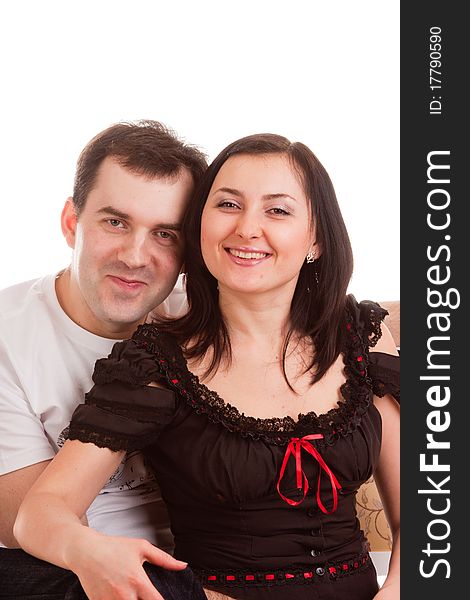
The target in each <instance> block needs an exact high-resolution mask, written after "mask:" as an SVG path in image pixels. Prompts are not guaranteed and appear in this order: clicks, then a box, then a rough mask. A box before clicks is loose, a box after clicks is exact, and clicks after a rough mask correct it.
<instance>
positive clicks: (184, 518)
mask: <svg viewBox="0 0 470 600" xmlns="http://www.w3.org/2000/svg"><path fill="white" fill-rule="evenodd" d="M386 314H387V312H386V311H385V310H384V309H382V308H381V307H380V306H378V305H377V304H375V303H372V302H365V303H360V304H358V303H357V302H355V300H354V298H353V297H350V298H349V300H348V310H347V318H346V323H347V325H346V331H345V335H344V348H343V359H344V364H345V369H344V374H345V377H346V381H345V383H344V384H343V385H342V386H341V390H340V391H341V398H340V399H339V401H338V407H337V408H335V409H333V410H330V411H329V412H328V413H326V414H324V415H316V414H315V413H314V412H311V413H308V414H306V415H299V418H298V419H297V420H294V419H292V418H290V417H286V418H284V419H255V418H251V417H247V416H245V415H243V414H240V413H239V411H238V410H237V409H236V408H234V407H232V406H230V405H227V404H226V403H225V402H224V401H223V399H222V398H220V397H219V396H218V395H217V394H216V393H215V392H212V391H211V390H209V389H208V388H207V387H206V386H204V385H202V384H201V383H200V382H199V381H198V379H197V377H195V376H194V375H193V374H191V373H190V372H189V371H188V369H187V365H186V362H185V360H184V357H183V355H182V353H181V350H180V349H179V348H178V346H177V345H176V343H175V342H174V340H173V339H172V338H171V337H170V336H168V335H163V334H162V333H161V332H159V331H158V330H157V329H156V328H155V327H154V326H153V325H144V326H141V327H140V328H139V329H138V330H137V332H136V334H135V335H134V336H133V338H132V339H131V340H130V341H127V342H123V343H119V344H117V345H116V346H115V348H114V350H113V352H112V353H111V355H110V357H109V358H108V359H103V360H102V361H99V362H98V364H97V369H96V371H95V375H94V380H95V382H96V386H95V388H93V390H92V391H91V392H90V393H89V394H88V395H87V398H86V404H85V405H83V406H82V407H79V408H78V409H77V411H76V413H75V414H74V417H73V419H72V423H71V427H70V437H72V438H76V439H81V440H82V441H93V442H94V443H96V444H97V445H105V446H109V447H111V448H114V449H117V448H137V447H141V448H142V449H143V451H144V453H145V454H146V456H147V457H148V459H149V461H150V462H151V464H152V465H153V466H154V469H155V472H156V475H157V478H158V481H159V483H160V486H161V489H162V494H163V498H164V500H165V501H166V503H167V506H168V509H169V513H170V519H171V523H172V531H173V533H174V536H175V546H176V547H175V556H177V557H178V558H180V559H182V560H185V561H188V562H189V564H190V565H191V567H193V568H194V569H195V570H197V571H214V570H215V571H216V572H224V571H226V570H227V569H235V570H237V569H253V570H255V571H262V570H265V569H297V568H300V569H303V568H312V567H322V565H323V566H324V565H327V564H330V563H331V562H332V561H338V560H339V561H341V560H343V559H345V558H348V557H351V556H355V555H359V554H362V553H363V552H365V551H367V546H368V544H367V541H366V540H365V539H364V536H363V533H362V532H361V530H360V526H359V521H358V520H357V518H356V510H355V494H356V491H357V490H358V488H359V487H360V485H361V484H362V483H363V482H365V481H366V480H367V479H369V477H370V476H371V475H372V473H373V471H374V469H375V467H376V465H377V461H378V458H379V453H380V443H381V418H380V414H379V412H378V410H377V409H376V408H375V406H374V404H373V401H372V398H373V394H374V393H379V394H380V395H382V394H383V393H388V390H389V389H391V390H392V389H393V390H395V388H397V387H398V371H397V369H398V360H397V357H390V356H389V355H387V354H383V353H380V352H371V353H370V354H369V348H370V347H371V346H375V344H376V343H377V341H378V339H379V338H380V335H381V333H380V322H381V320H382V319H383V317H384V316H385V315H386ZM378 378H379V379H378ZM380 378H382V379H383V380H381V379H380ZM151 381H157V382H159V383H160V384H165V385H166V387H167V388H168V390H169V392H166V393H163V391H162V390H160V389H158V388H155V387H146V386H147V384H148V383H149V382H151ZM141 393H142V398H140V394H141ZM172 394H173V395H172ZM97 410H98V412H97ZM312 433H321V434H322V435H323V438H322V439H320V440H315V441H312V442H309V443H312V445H313V446H314V447H315V448H316V450H317V451H318V452H319V453H320V454H321V456H322V457H323V460H324V461H325V462H326V464H327V465H328V466H329V467H330V469H331V470H332V471H333V473H334V474H335V476H336V477H337V479H338V481H339V483H340V484H341V486H342V488H341V490H340V494H339V500H338V507H337V510H336V511H335V512H333V513H332V514H324V513H323V512H322V511H321V510H320V507H319V504H318V502H317V498H316V487H317V478H318V473H319V466H318V463H317V462H316V461H315V460H314V459H313V458H312V457H311V456H310V455H309V454H307V453H306V452H305V451H303V452H302V467H303V469H304V471H305V473H306V475H307V478H308V481H309V483H310V490H309V493H308V494H307V496H306V498H305V500H304V501H303V502H302V503H301V504H300V505H299V506H295V507H294V506H291V505H289V504H287V503H286V502H285V501H284V500H283V499H282V498H281V497H280V496H279V494H278V492H277V490H276V484H277V480H278V477H279V472H280V468H281V465H282V462H283V458H284V454H285V451H286V447H287V444H288V442H289V441H290V440H291V439H292V438H293V437H299V438H301V437H303V436H305V435H309V434H312ZM282 491H283V494H285V495H286V496H288V497H289V498H293V499H296V498H297V499H299V500H300V499H301V495H299V493H298V491H297V488H296V476H295V465H294V461H293V460H291V461H290V462H289V463H288V465H287V469H286V472H285V475H284V478H283V484H282ZM320 494H321V496H320V497H321V499H322V501H323V503H324V504H325V505H326V506H327V508H328V509H330V508H331V506H332V504H333V499H332V491H331V483H330V481H329V479H328V477H326V476H322V478H321V485H320ZM368 572H369V573H370V575H369V577H372V579H373V577H375V575H374V573H373V572H372V570H369V571H368ZM328 577H329V576H328ZM332 579H334V578H332ZM349 579H350V580H351V583H350V584H348V586H349V587H348V595H349V596H350V598H351V600H354V599H356V598H357V599H359V598H360V599H361V600H363V599H364V600H365V599H366V598H367V599H368V598H372V597H373V594H372V595H369V596H365V595H364V593H363V592H360V589H359V588H361V585H360V584H359V581H360V580H363V576H362V577H359V574H358V573H354V574H351V575H350V576H349ZM338 581H339V580H338ZM354 581H357V584H354ZM339 585H340V584H339V583H338V586H339ZM341 585H344V584H341ZM371 585H372V584H371ZM323 587H325V586H323ZM317 588H318V586H317ZM317 588H315V589H317ZM327 588H328V589H330V587H329V586H327ZM356 588H357V589H356ZM276 589H277V590H279V589H281V590H282V589H283V586H278V587H276ZM307 589H309V590H310V589H313V587H312V586H311V585H305V584H299V586H298V589H297V588H296V589H295V591H293V588H292V587H291V586H289V589H287V586H285V595H284V596H282V591H281V592H279V591H276V594H277V595H276V598H279V599H281V598H286V599H287V598H292V597H296V598H307V597H308V598H310V597H318V598H329V597H333V596H329V595H328V594H327V592H326V591H324V592H322V595H317V596H312V595H311V593H312V592H311V591H308V592H307V591H306V590H307ZM338 589H339V588H338ZM354 589H356V592H354ZM362 589H364V585H362ZM370 589H372V588H370ZM315 593H317V594H318V593H319V592H315ZM237 594H238V595H237ZM246 594H252V595H251V596H250V595H248V596H247V595H246ZM279 594H281V595H279ZM293 594H294V595H293ZM231 595H232V596H233V597H235V598H248V597H250V598H251V597H252V598H258V597H260V596H259V590H258V591H256V592H255V591H252V592H249V590H248V589H244V588H241V589H240V590H238V591H237V590H232V592H231Z"/></svg>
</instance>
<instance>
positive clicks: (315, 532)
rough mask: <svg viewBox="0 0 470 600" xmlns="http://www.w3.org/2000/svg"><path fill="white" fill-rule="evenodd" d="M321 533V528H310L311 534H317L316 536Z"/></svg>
mask: <svg viewBox="0 0 470 600" xmlns="http://www.w3.org/2000/svg"><path fill="white" fill-rule="evenodd" d="M320 533H321V529H311V530H310V535H313V536H315V537H316V536H319V535H320Z"/></svg>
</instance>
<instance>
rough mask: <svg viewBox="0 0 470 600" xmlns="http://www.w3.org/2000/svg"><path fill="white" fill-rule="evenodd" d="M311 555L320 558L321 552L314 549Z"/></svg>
mask: <svg viewBox="0 0 470 600" xmlns="http://www.w3.org/2000/svg"><path fill="white" fill-rule="evenodd" d="M310 554H311V555H312V556H318V554H319V552H318V550H314V549H313V548H312V550H310Z"/></svg>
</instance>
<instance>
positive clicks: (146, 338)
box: [93, 323, 185, 385]
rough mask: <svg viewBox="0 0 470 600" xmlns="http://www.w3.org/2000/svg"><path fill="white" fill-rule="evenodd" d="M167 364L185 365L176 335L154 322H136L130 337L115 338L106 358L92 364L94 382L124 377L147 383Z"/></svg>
mask: <svg viewBox="0 0 470 600" xmlns="http://www.w3.org/2000/svg"><path fill="white" fill-rule="evenodd" d="M169 365H172V370H173V371H174V370H175V369H178V370H181V369H184V365H185V361H184V358H183V355H182V352H181V349H180V347H179V346H178V343H177V342H176V339H175V338H174V337H173V336H171V335H170V334H169V333H167V332H164V331H161V330H160V329H159V328H158V326H157V325H155V324H153V323H145V324H143V325H139V326H138V327H137V329H136V331H135V332H134V334H133V335H132V337H131V338H129V339H127V340H123V341H120V342H116V343H115V344H114V346H113V348H112V350H111V353H110V354H109V356H108V357H107V358H102V359H99V360H98V361H97V362H96V364H95V370H94V373H93V381H94V383H95V384H104V383H109V382H110V381H114V380H119V381H126V382H127V383H130V384H132V385H147V384H148V383H149V382H151V381H155V380H157V379H158V378H159V377H157V376H158V375H161V374H162V371H165V370H167V369H165V368H168V366H169Z"/></svg>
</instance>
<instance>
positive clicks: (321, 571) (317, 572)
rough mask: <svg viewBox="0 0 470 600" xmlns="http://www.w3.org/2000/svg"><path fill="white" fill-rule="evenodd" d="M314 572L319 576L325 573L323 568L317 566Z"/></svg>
mask: <svg viewBox="0 0 470 600" xmlns="http://www.w3.org/2000/svg"><path fill="white" fill-rule="evenodd" d="M315 573H316V574H317V575H318V576H319V577H323V575H324V574H325V569H324V568H323V567H317V568H316V569H315Z"/></svg>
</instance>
